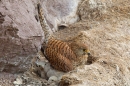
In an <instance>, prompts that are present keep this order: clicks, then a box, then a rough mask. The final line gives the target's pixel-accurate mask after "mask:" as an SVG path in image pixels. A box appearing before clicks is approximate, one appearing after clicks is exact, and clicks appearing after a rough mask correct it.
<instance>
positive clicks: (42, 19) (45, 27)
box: [37, 3, 52, 43]
mask: <svg viewBox="0 0 130 86" xmlns="http://www.w3.org/2000/svg"><path fill="white" fill-rule="evenodd" d="M37 9H38V16H39V20H40V24H41V27H42V30H43V31H44V35H45V43H47V42H48V39H49V38H50V37H51V34H52V32H51V30H50V28H49V26H48V25H47V22H46V20H45V17H44V12H43V10H42V6H41V4H40V3H38V4H37Z"/></svg>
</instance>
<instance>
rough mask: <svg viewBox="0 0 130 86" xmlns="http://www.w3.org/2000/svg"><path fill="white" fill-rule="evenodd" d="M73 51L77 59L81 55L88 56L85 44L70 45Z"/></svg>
mask: <svg viewBox="0 0 130 86" xmlns="http://www.w3.org/2000/svg"><path fill="white" fill-rule="evenodd" d="M72 48H73V51H74V52H75V54H76V55H77V56H78V57H81V56H83V55H88V56H89V55H90V52H89V49H88V46H87V45H86V44H85V43H82V42H75V43H73V45H72Z"/></svg>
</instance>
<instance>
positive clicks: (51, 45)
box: [38, 4, 89, 72]
mask: <svg viewBox="0 0 130 86" xmlns="http://www.w3.org/2000/svg"><path fill="white" fill-rule="evenodd" d="M38 14H39V20H40V23H41V26H42V28H43V31H44V33H45V39H46V41H45V43H44V44H43V46H42V48H41V50H42V52H43V53H44V56H45V57H46V59H47V60H48V61H49V62H50V64H51V66H52V67H53V68H54V69H57V70H59V71H63V72H69V71H71V70H73V69H74V68H75V67H76V66H77V65H78V64H79V63H82V62H83V61H84V58H83V57H82V56H83V55H85V54H89V52H88V47H87V46H86V44H85V43H81V42H80V41H73V42H64V41H61V40H57V39H56V38H54V37H52V36H51V33H50V32H49V30H48V28H47V24H46V21H45V19H44V16H43V11H42V8H41V6H40V4H38Z"/></svg>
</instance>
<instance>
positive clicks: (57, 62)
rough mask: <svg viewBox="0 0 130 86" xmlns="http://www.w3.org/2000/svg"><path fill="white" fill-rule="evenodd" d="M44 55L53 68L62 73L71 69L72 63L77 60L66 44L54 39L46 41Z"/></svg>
mask: <svg viewBox="0 0 130 86" xmlns="http://www.w3.org/2000/svg"><path fill="white" fill-rule="evenodd" d="M44 53H45V55H46V58H47V59H48V61H49V62H50V64H51V66H52V67H53V68H55V69H57V70H60V71H64V72H68V71H71V70H72V69H73V61H76V58H77V57H76V55H75V54H74V53H73V51H72V50H71V48H70V47H69V45H68V44H67V43H66V42H63V41H60V40H57V39H54V38H51V39H50V40H49V41H48V44H47V45H46V48H45V49H44Z"/></svg>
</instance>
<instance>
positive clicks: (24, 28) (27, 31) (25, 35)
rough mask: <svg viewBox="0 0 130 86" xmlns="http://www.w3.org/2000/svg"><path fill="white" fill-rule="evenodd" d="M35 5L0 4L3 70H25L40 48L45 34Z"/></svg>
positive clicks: (4, 1)
mask: <svg viewBox="0 0 130 86" xmlns="http://www.w3.org/2000/svg"><path fill="white" fill-rule="evenodd" d="M28 3H29V4H28ZM33 4H35V2H32V1H31V0H28V1H26V0H21V1H17V0H14V1H8V0H1V1H0V71H5V72H22V71H25V70H26V68H27V67H28V64H29V63H30V60H31V59H32V57H31V56H32V55H35V54H36V53H37V51H38V50H39V49H40V45H41V43H42V41H43V35H44V34H43V31H42V29H41V27H40V24H38V22H37V20H36V19H35V11H36V10H35V5H33Z"/></svg>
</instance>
